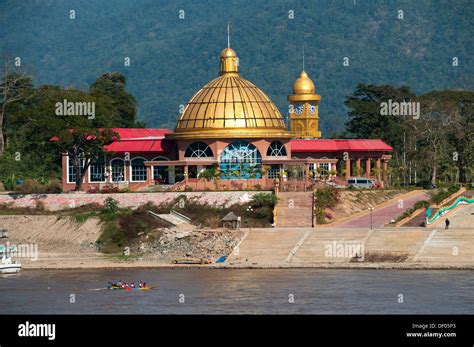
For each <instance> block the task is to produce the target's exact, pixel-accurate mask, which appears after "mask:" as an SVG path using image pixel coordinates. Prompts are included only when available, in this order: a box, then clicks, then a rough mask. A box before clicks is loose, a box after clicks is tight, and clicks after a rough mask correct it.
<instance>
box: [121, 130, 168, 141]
mask: <svg viewBox="0 0 474 347" xmlns="http://www.w3.org/2000/svg"><path fill="white" fill-rule="evenodd" d="M112 131H114V132H116V133H118V134H119V135H120V140H121V141H123V140H127V139H133V140H138V139H150V138H157V137H158V138H161V139H163V138H164V137H165V134H169V133H171V130H169V129H151V128H112Z"/></svg>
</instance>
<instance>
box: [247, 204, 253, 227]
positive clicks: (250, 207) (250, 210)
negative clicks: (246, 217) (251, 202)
mask: <svg viewBox="0 0 474 347" xmlns="http://www.w3.org/2000/svg"><path fill="white" fill-rule="evenodd" d="M247 212H253V208H252V206H247ZM247 223H248V225H249V231H252V225H251V223H249V222H248V221H247Z"/></svg>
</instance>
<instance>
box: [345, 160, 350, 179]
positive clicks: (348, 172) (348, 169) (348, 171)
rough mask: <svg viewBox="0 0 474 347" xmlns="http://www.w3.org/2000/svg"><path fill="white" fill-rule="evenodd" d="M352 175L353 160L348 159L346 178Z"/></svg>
mask: <svg viewBox="0 0 474 347" xmlns="http://www.w3.org/2000/svg"><path fill="white" fill-rule="evenodd" d="M349 177H351V160H350V159H347V160H346V179H349Z"/></svg>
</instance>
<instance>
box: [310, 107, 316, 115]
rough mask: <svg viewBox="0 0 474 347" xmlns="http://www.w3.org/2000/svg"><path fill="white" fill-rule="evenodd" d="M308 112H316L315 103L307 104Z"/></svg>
mask: <svg viewBox="0 0 474 347" xmlns="http://www.w3.org/2000/svg"><path fill="white" fill-rule="evenodd" d="M309 112H310V113H311V114H315V113H316V106H315V105H310V106H309Z"/></svg>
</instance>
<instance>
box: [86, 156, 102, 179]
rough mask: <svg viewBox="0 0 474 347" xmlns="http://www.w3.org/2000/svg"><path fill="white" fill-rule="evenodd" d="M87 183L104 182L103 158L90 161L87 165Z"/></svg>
mask: <svg viewBox="0 0 474 347" xmlns="http://www.w3.org/2000/svg"><path fill="white" fill-rule="evenodd" d="M89 182H105V158H104V157H101V158H96V159H93V160H91V163H90V165H89Z"/></svg>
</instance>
